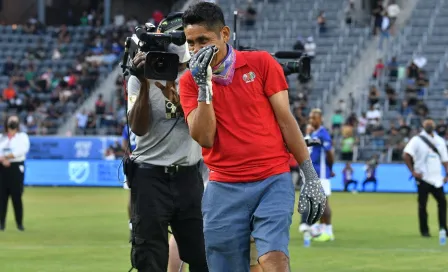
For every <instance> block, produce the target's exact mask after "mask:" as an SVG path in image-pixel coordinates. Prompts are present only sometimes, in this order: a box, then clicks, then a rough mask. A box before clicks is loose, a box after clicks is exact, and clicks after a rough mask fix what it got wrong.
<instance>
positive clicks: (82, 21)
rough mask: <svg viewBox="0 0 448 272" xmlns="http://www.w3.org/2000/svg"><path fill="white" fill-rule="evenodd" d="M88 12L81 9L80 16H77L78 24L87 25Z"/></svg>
mask: <svg viewBox="0 0 448 272" xmlns="http://www.w3.org/2000/svg"><path fill="white" fill-rule="evenodd" d="M88 16H89V14H88V13H87V11H86V10H85V11H83V12H82V16H81V18H79V25H81V26H86V25H89V17H88Z"/></svg>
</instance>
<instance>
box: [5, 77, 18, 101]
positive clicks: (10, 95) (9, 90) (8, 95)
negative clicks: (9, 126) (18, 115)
mask: <svg viewBox="0 0 448 272" xmlns="http://www.w3.org/2000/svg"><path fill="white" fill-rule="evenodd" d="M16 95H17V93H16V90H15V88H14V82H13V81H12V80H10V81H9V84H8V87H6V88H5V89H4V90H3V100H4V101H6V102H7V103H8V104H9V105H13V104H15V98H16Z"/></svg>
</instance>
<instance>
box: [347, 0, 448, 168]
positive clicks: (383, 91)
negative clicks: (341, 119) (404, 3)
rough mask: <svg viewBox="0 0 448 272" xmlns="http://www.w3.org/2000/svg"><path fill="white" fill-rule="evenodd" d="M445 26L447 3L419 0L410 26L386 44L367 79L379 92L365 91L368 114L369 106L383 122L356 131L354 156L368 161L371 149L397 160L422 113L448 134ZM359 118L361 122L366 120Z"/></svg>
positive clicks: (416, 127)
mask: <svg viewBox="0 0 448 272" xmlns="http://www.w3.org/2000/svg"><path fill="white" fill-rule="evenodd" d="M447 26H448V3H446V2H445V1H439V0H434V1H418V4H417V6H416V8H415V9H414V10H413V13H412V15H411V17H410V21H409V23H408V25H407V26H406V27H405V28H404V29H402V31H401V33H400V34H399V35H401V37H404V38H403V39H401V38H400V39H396V40H395V43H394V44H391V45H390V47H388V48H387V49H386V50H388V51H387V52H386V56H387V57H386V58H385V68H384V69H381V73H380V76H378V77H377V78H376V79H372V80H370V81H369V82H368V84H366V85H367V86H368V85H370V86H374V88H376V89H377V90H378V91H379V97H378V98H374V97H369V92H366V95H365V99H364V110H365V111H366V112H367V115H369V107H370V106H372V108H374V109H372V110H371V111H370V114H371V116H375V114H377V113H378V112H379V113H380V114H381V117H380V119H381V122H379V123H378V124H374V123H375V122H374V121H372V123H371V125H368V126H367V130H366V135H359V133H358V135H357V137H358V139H359V152H357V153H358V154H359V156H357V157H355V158H354V160H366V159H369V158H371V157H372V156H373V155H374V154H378V155H381V156H380V157H381V158H382V160H383V161H389V162H390V161H397V160H401V152H402V149H403V147H404V145H405V144H406V143H407V141H408V140H409V139H410V138H411V137H412V136H413V135H415V134H416V133H417V132H418V129H419V128H420V127H421V122H422V120H423V119H424V118H425V117H432V118H434V119H435V120H437V123H438V124H439V125H438V133H439V134H440V135H441V136H442V137H445V139H448V134H447V133H446V131H447V129H446V120H447V117H448V116H447V106H448V104H447V101H448V96H447V91H446V88H447V86H448V85H447V83H448V76H447V66H446V64H447V61H448V49H447V47H446V44H447V43H448V35H447V34H448V29H447ZM393 57H396V62H394V61H393V59H392V58H393ZM412 63H415V64H416V66H413V65H411V64H412ZM367 88H370V87H366V90H367ZM387 89H389V90H388V91H389V95H388V93H387ZM444 90H445V92H444ZM375 109H376V110H378V112H375ZM372 114H373V115H372ZM359 119H360V118H358V121H359ZM362 119H364V120H363V123H364V122H365V121H367V122H370V121H369V120H365V118H362ZM367 119H369V117H368V116H367ZM358 131H359V125H358Z"/></svg>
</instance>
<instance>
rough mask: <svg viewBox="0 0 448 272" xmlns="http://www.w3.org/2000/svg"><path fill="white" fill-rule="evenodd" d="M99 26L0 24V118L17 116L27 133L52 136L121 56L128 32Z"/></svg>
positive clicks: (92, 21)
mask: <svg viewBox="0 0 448 272" xmlns="http://www.w3.org/2000/svg"><path fill="white" fill-rule="evenodd" d="M30 21H31V20H30ZM100 23H101V22H99V21H95V19H94V18H90V20H89V19H87V17H86V18H84V17H83V18H81V19H80V20H79V25H78V26H66V25H62V26H60V27H53V26H48V27H45V26H43V25H40V24H38V23H35V25H37V27H35V26H34V24H31V23H28V24H26V25H23V26H20V25H19V26H17V25H5V26H0V66H1V67H2V68H3V69H2V71H1V72H2V74H1V76H0V89H1V90H2V91H3V95H2V99H1V100H0V109H1V114H2V115H4V114H6V113H11V112H17V113H18V114H19V116H20V117H21V119H22V120H24V124H23V125H22V130H24V131H27V132H28V134H30V135H33V134H39V135H46V134H54V133H55V132H56V129H57V127H58V126H59V125H61V124H62V123H64V122H65V121H66V117H67V116H69V115H70V114H71V113H73V112H74V110H75V109H76V108H77V107H79V105H80V104H81V103H82V102H83V101H84V100H85V99H86V98H87V97H88V96H89V94H90V93H91V91H92V90H93V89H94V88H95V86H96V84H97V83H98V82H99V81H100V80H101V79H102V78H104V77H105V75H107V74H108V73H109V72H110V71H111V68H112V66H113V65H114V64H116V63H117V59H118V56H119V55H120V54H121V51H122V45H121V41H122V40H123V35H124V34H125V33H126V31H127V29H123V28H116V27H108V28H102V27H98V26H95V24H100ZM2 117H3V116H2ZM92 120H93V119H92Z"/></svg>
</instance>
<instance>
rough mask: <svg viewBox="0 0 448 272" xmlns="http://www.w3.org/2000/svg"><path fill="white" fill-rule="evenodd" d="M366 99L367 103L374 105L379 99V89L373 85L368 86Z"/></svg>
mask: <svg viewBox="0 0 448 272" xmlns="http://www.w3.org/2000/svg"><path fill="white" fill-rule="evenodd" d="M368 99H369V105H375V104H377V103H378V102H379V101H380V91H378V88H377V87H376V86H375V85H371V86H370V90H369V96H368Z"/></svg>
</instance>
